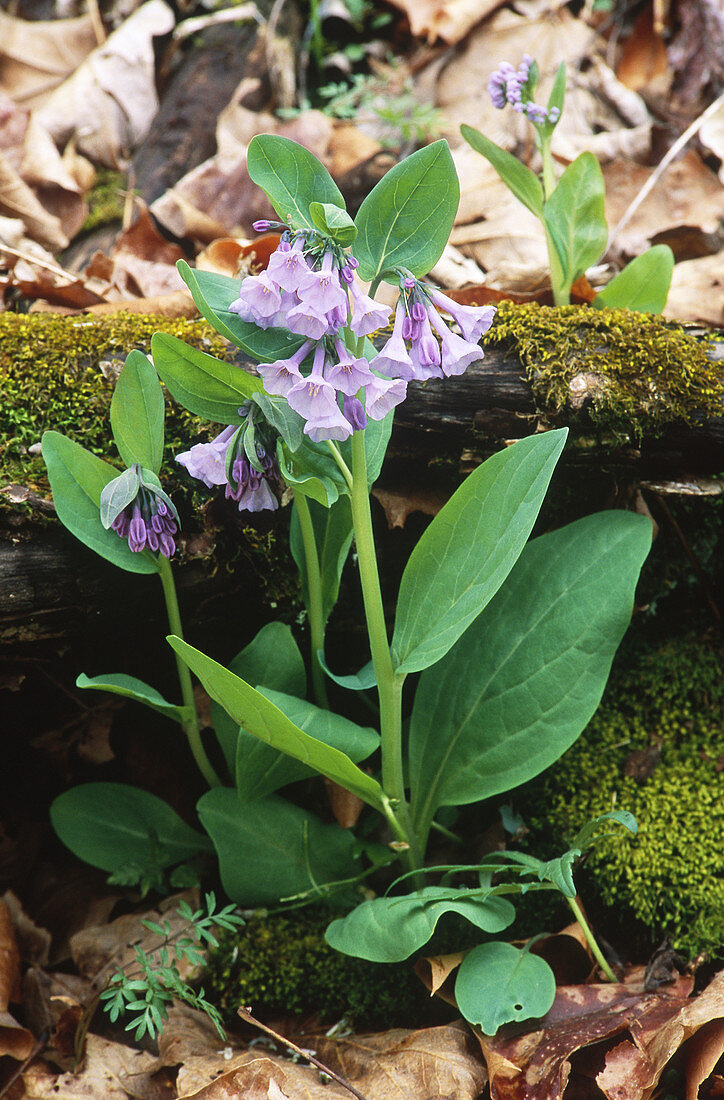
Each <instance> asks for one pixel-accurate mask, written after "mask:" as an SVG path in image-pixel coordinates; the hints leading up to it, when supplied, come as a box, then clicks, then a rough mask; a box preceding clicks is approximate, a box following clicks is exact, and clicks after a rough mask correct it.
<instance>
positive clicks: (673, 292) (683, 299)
mask: <svg viewBox="0 0 724 1100" xmlns="http://www.w3.org/2000/svg"><path fill="white" fill-rule="evenodd" d="M664 317H666V318H667V320H670V321H703V322H704V323H705V324H711V325H721V324H722V323H723V322H724V251H721V252H717V253H716V255H714V256H703V257H702V258H701V259H700V260H685V261H684V262H683V263H679V264H675V265H674V273H673V275H672V279H671V289H670V291H669V297H668V299H667V302H666V307H665V309H664Z"/></svg>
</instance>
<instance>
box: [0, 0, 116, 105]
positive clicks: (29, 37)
mask: <svg viewBox="0 0 724 1100" xmlns="http://www.w3.org/2000/svg"><path fill="white" fill-rule="evenodd" d="M97 45H98V42H97V40H96V36H95V32H94V30H93V19H92V18H91V16H90V15H81V16H80V17H79V18H77V19H53V20H49V21H47V22H45V21H43V20H35V19H33V20H27V19H18V18H16V17H15V16H13V15H8V14H7V13H6V12H0V61H1V62H2V65H1V66H0V68H1V74H0V91H3V92H5V93H6V94H7V95H9V96H10V97H11V98H12V99H13V100H14V101H15V102H16V103H20V104H22V105H23V106H25V107H39V106H40V105H41V103H43V102H44V101H45V100H46V99H47V98H48V97H49V96H50V95H51V94H52V93H53V91H54V90H55V88H57V87H58V85H60V84H62V83H63V81H64V80H65V79H66V78H67V77H69V76H70V74H71V73H72V72H74V71H75V69H77V68H78V67H79V65H81V64H82V62H83V61H84V60H85V59H86V57H87V56H88V54H89V53H90V52H91V51H92V50H93V49H95V47H96V46H97Z"/></svg>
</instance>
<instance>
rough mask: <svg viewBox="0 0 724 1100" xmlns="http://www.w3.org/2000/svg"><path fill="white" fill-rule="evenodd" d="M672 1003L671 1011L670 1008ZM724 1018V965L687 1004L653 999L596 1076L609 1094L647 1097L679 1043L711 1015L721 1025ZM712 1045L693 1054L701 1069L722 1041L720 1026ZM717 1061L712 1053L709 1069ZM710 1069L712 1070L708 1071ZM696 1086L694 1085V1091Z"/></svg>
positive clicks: (637, 1099) (619, 1098)
mask: <svg viewBox="0 0 724 1100" xmlns="http://www.w3.org/2000/svg"><path fill="white" fill-rule="evenodd" d="M672 1009H673V1011H672ZM723 1019H724V971H722V972H720V973H719V974H717V975H716V976H715V977H714V979H713V981H712V982H711V983H710V984H709V985H708V986H707V987H706V989H705V990H703V992H702V993H700V994H699V995H698V996H697V997H692V998H691V999H689V1000H688V1001H686V1002H685V1003H684V1004H683V1005H679V1006H676V1004H675V1002H674V1001H672V1002H671V1004H669V1005H667V1004H666V1002H665V1000H664V1001H659V1002H658V1003H656V1002H655V1003H653V1004H652V1005H650V1006H649V1007H648V1008H647V1010H646V1011H645V1012H643V1013H641V1014H640V1015H639V1017H638V1018H637V1019H634V1020H632V1021H631V1023H630V1025H628V1026H629V1028H630V1031H631V1035H632V1039H633V1041H629V1040H627V1041H625V1042H623V1043H620V1044H619V1045H618V1046H616V1047H614V1049H613V1050H612V1051H610V1052H609V1054H608V1055H607V1056H606V1064H605V1067H604V1069H603V1070H602V1071H601V1072H600V1073H599V1074H598V1076H597V1077H596V1083H597V1084H598V1087H599V1088H600V1089H601V1092H602V1093H603V1094H604V1096H606V1097H607V1100H649V1098H650V1097H651V1095H652V1092H653V1091H654V1089H655V1087H656V1085H657V1083H658V1081H659V1078H660V1077H661V1074H662V1073H663V1071H664V1069H665V1068H666V1066H667V1065H668V1063H669V1061H670V1060H671V1058H672V1056H673V1055H674V1054H675V1053H676V1051H677V1050H678V1049H679V1047H680V1046H681V1045H682V1043H684V1042H685V1041H686V1040H687V1039H689V1038H690V1037H691V1036H692V1035H694V1034H695V1033H696V1032H698V1031H699V1029H700V1028H702V1027H704V1026H705V1025H707V1024H711V1022H712V1021H717V1023H718V1024H720V1025H721V1021H722V1020H723ZM712 1034H713V1035H714V1041H713V1046H712V1047H711V1048H708V1047H707V1044H706V1043H703V1044H702V1048H701V1050H703V1052H704V1053H703V1055H701V1050H700V1052H699V1053H700V1055H701V1056H700V1057H699V1058H698V1059H697V1058H696V1051H695V1058H694V1061H695V1062H697V1061H698V1063H699V1066H698V1069H699V1070H701V1068H702V1067H705V1066H707V1065H708V1063H709V1061H710V1059H711V1056H712V1054H713V1052H714V1051H715V1050H716V1047H717V1045H718V1044H721V1042H722V1037H723V1036H722V1029H721V1026H720V1027H719V1028H718V1029H716V1028H715V1029H714V1031H713V1032H712ZM717 1061H718V1056H717V1058H715V1059H714V1062H713V1064H712V1065H710V1066H709V1070H711V1069H713V1067H714V1065H716V1062H717ZM707 1072H708V1071H707ZM696 1073H697V1070H693V1074H692V1077H691V1081H692V1087H691V1088H690V1086H689V1085H688V1084H687V1100H691V1098H692V1097H693V1098H694V1100H695V1097H696V1092H697V1090H698V1082H697V1083H696V1086H695V1087H694V1086H693V1081H694V1079H695V1076H696ZM692 1090H693V1091H692Z"/></svg>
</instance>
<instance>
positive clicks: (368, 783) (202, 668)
mask: <svg viewBox="0 0 724 1100" xmlns="http://www.w3.org/2000/svg"><path fill="white" fill-rule="evenodd" d="M168 642H169V645H170V646H171V648H172V649H173V650H174V651H175V652H176V653H178V654H179V656H180V657H181V658H182V659H183V660H184V661H185V662H186V664H187V665H188V666H189V668H190V669H191V670H192V672H194V673H196V675H197V676H198V678H199V680H201V682H202V684H203V685H204V687H205V688H206V690H207V691H208V693H209V695H210V696H211V698H212V699H216V701H217V703H220V704H221V706H222V707H224V709H225V710H226V711H227V712H228V713H229V714H230V715H231V717H232V718H233V719H234V721H235V722H237V723H238V725H239V726H243V727H244V729H246V730H248V731H249V732H250V733H253V734H254V736H255V737H258V738H259V739H260V740H261V741H265V742H266V743H267V744H268V745H271V746H272V747H273V748H275V749H280V750H281V752H285V753H286V754H287V755H288V756H293V757H294V759H295V760H300V761H301V762H302V763H303V764H306V765H307V766H308V767H310V768H312V769H313V770H314V771H316V772H319V773H320V775H326V776H327V778H328V779H333V780H334V781H335V783H339V784H340V786H342V787H345V788H346V789H347V790H348V791H352V792H353V793H354V794H356V795H359V797H360V798H361V799H362V801H363V802H368V803H369V804H370V805H371V806H374V807H375V808H376V809H381V808H382V807H383V806H384V796H383V792H382V788H381V787H380V785H379V783H377V782H376V781H375V780H374V779H372V778H371V777H370V776H369V775H367V774H366V773H365V772H363V771H362V770H361V769H360V768H358V767H357V766H356V765H355V764H353V763H352V761H351V760H350V759H349V757H348V756H345V754H344V753H342V752H340V751H339V749H335V748H332V747H331V746H330V745H325V744H324V743H323V742H322V741H317V740H316V738H314V737H310V736H309V734H307V733H304V731H303V730H301V729H300V728H299V727H298V726H296V725H295V724H294V722H292V721H290V719H289V718H287V716H286V715H285V714H284V713H283V712H282V711H281V710H279V708H278V707H276V706H274V704H273V703H272V702H270V701H269V699H267V698H265V697H264V696H263V695H262V694H261V693H260V692H258V691H256V690H255V689H254V688H253V687H251V686H250V685H249V684H247V683H246V682H245V681H244V680H242V679H241V678H240V677H238V676H235V675H234V673H233V672H229V670H228V669H226V668H224V666H223V665H220V664H218V662H217V661H214V660H212V659H211V657H207V656H206V654H204V653H201V652H200V651H199V650H198V649H194V648H193V646H190V645H188V644H187V643H186V642H184V641H182V640H181V638H176V637H174V636H173V635H171V636H170V637H169V638H168Z"/></svg>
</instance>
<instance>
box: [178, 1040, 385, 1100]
mask: <svg viewBox="0 0 724 1100" xmlns="http://www.w3.org/2000/svg"><path fill="white" fill-rule="evenodd" d="M184 1085H185V1077H184V1076H183V1075H182V1074H181V1073H180V1074H179V1085H178V1087H179V1089H183V1088H184ZM390 1095H392V1094H390ZM241 1097H243V1098H244V1100H349V1097H350V1094H349V1092H348V1091H347V1089H345V1088H343V1087H342V1086H341V1085H338V1084H336V1083H335V1082H334V1081H331V1082H329V1083H328V1084H325V1083H324V1081H323V1080H322V1077H321V1075H320V1073H319V1070H317V1069H315V1068H314V1067H313V1066H308V1065H299V1064H297V1063H296V1062H290V1061H288V1060H287V1059H285V1058H277V1057H276V1056H275V1055H271V1054H262V1053H260V1052H259V1051H252V1050H249V1051H246V1052H245V1053H244V1054H242V1055H240V1056H239V1060H238V1063H237V1065H236V1066H235V1067H234V1068H233V1069H231V1070H228V1071H227V1072H225V1073H221V1075H220V1076H218V1077H217V1078H216V1080H214V1081H212V1082H211V1083H210V1084H208V1085H205V1086H204V1087H203V1088H201V1089H199V1090H197V1091H193V1092H188V1091H179V1093H178V1100H192V1098H193V1100H241ZM368 1100H375V1098H374V1097H373V1096H369V1097H368ZM379 1100H382V1097H381V1094H380V1096H379Z"/></svg>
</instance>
